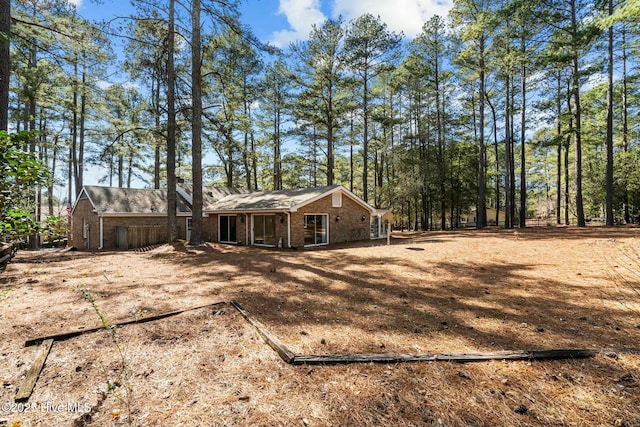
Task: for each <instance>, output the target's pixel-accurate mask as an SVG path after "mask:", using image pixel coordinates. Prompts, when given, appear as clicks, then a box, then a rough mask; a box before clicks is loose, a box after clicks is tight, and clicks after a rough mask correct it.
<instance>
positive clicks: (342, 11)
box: [70, 0, 453, 47]
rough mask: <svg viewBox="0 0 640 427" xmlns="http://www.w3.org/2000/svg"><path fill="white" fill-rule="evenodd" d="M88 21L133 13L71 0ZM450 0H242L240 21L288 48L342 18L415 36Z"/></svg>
mask: <svg viewBox="0 0 640 427" xmlns="http://www.w3.org/2000/svg"><path fill="white" fill-rule="evenodd" d="M70 1H71V2H73V3H76V4H77V5H78V12H79V13H80V15H82V16H84V17H85V18H88V19H107V20H108V19H112V18H113V17H115V16H126V15H127V14H128V13H131V11H132V10H133V9H132V8H131V6H130V3H129V1H128V0H102V1H101V3H102V4H95V3H94V2H91V1H90V0H70ZM452 1H453V0H242V4H241V11H242V18H241V19H242V21H243V22H244V23H245V24H247V25H249V26H250V27H251V28H252V29H253V31H254V33H255V34H256V35H257V36H258V37H259V38H260V39H261V40H262V41H264V42H270V43H272V44H274V45H276V46H278V47H287V46H288V45H289V43H290V42H293V41H296V40H304V39H306V38H307V36H308V35H309V32H310V30H311V26H312V25H313V24H319V23H321V22H323V21H324V20H325V19H327V18H337V17H338V16H340V15H342V16H343V18H345V20H346V21H349V20H351V19H354V18H357V17H358V16H360V15H363V14H364V13H371V14H372V15H376V16H380V18H381V19H382V21H384V22H385V23H386V24H387V25H388V28H389V29H390V30H392V31H395V32H401V31H402V32H403V33H404V35H405V36H407V37H409V38H413V37H415V36H416V35H417V34H418V33H419V32H420V30H421V28H422V25H423V24H424V22H426V21H427V20H428V19H429V18H430V17H431V16H433V15H435V14H438V15H441V16H446V14H447V12H448V11H449V9H450V8H451V3H452Z"/></svg>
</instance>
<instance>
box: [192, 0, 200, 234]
mask: <svg viewBox="0 0 640 427" xmlns="http://www.w3.org/2000/svg"><path fill="white" fill-rule="evenodd" d="M191 27H192V28H191V92H192V94H191V96H192V100H193V108H192V111H193V118H192V121H191V158H192V159H191V161H192V176H193V206H192V207H191V212H192V215H193V220H192V228H191V239H190V240H189V244H190V245H192V246H199V245H201V244H202V243H204V240H203V238H202V63H201V59H200V57H201V54H200V45H201V40H200V37H201V34H200V0H193V1H192V5H191Z"/></svg>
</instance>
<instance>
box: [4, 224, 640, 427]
mask: <svg viewBox="0 0 640 427" xmlns="http://www.w3.org/2000/svg"><path fill="white" fill-rule="evenodd" d="M639 237H640V229H630V228H619V229H605V228H587V229H575V228H530V229H525V230H515V231H514V230H489V231H473V230H470V231H458V232H430V233H408V232H405V233H395V234H394V238H393V239H392V241H391V245H390V246H387V245H385V243H386V242H384V241H380V242H363V243H359V244H354V245H350V246H340V247H334V248H319V249H313V250H297V251H291V250H277V249H260V248H250V247H241V246H227V245H214V244H208V245H206V246H204V247H199V248H190V247H187V246H185V244H184V243H176V244H173V245H164V246H160V247H157V248H155V249H152V250H149V251H146V252H134V251H128V252H103V253H88V252H74V251H68V250H57V251H52V250H49V251H41V252H19V253H18V255H17V257H16V258H15V259H14V260H13V262H12V263H11V264H9V266H8V267H7V270H6V271H5V272H4V273H2V274H1V275H0V334H1V341H0V403H1V404H2V412H0V427H29V426H47V427H50V426H53V427H56V426H74V427H80V426H121V425H124V426H127V425H133V426H170V427H173V426H382V425H385V426H387V425H388V426H461V427H464V426H585V427H586V426H618V427H621V426H626V427H633V426H636V427H637V426H640V354H639V353H638V352H637V350H635V351H634V349H638V348H639V347H640V239H639ZM82 289H84V290H85V291H86V292H88V294H89V295H90V296H91V297H92V298H94V299H95V304H96V306H97V310H96V309H94V308H93V307H92V305H91V303H90V302H88V301H87V300H86V299H85V298H84V296H83V291H82ZM230 301H237V302H238V303H240V304H241V305H242V306H243V307H244V309H245V310H247V311H248V312H249V313H251V315H252V316H254V317H255V318H256V319H257V320H259V321H260V322H262V324H263V325H264V326H265V327H266V328H267V329H268V330H269V332H270V333H271V334H272V335H273V336H275V337H277V338H278V339H279V340H280V341H281V342H282V343H283V344H284V345H286V346H287V347H288V348H289V349H290V350H291V351H292V352H294V353H297V354H318V355H326V354H358V353H412V354H421V353H450V352H462V353H465V352H474V353H477V352H496V351H501V350H530V349H542V350H550V349H596V350H602V352H600V353H598V354H596V355H595V356H593V357H587V358H580V359H577V358H576V359H562V360H542V361H538V360H523V361H505V360H494V361H483V362H474V363H466V364H461V363H451V362H445V361H441V360H438V361H435V362H414V363H396V364H387V363H382V364H372V363H359V364H346V365H328V366H310V365H302V366H294V365H289V364H287V363H285V362H284V361H283V360H282V359H281V358H280V357H279V356H278V354H277V353H276V352H275V351H273V350H272V349H271V348H270V347H269V346H267V345H266V344H265V342H264V340H263V339H262V338H261V336H260V335H259V334H258V332H257V331H256V329H255V328H254V327H253V326H252V325H250V324H249V323H248V322H247V321H245V319H244V318H243V317H242V316H241V315H240V314H239V312H238V311H237V310H236V309H234V307H232V306H231V305H230V304H229V303H230ZM217 302H221V303H225V304H220V305H212V306H209V307H205V308H200V309H194V310H188V311H185V312H184V313H182V314H178V315H175V316H171V317H166V318H163V319H160V320H155V321H150V322H146V323H137V324H132V325H127V326H123V327H121V328H118V329H112V330H111V331H112V332H109V331H107V330H106V329H105V330H100V331H99V332H95V333H86V334H84V335H81V336H77V337H75V338H70V339H67V340H58V341H54V343H53V346H52V348H51V352H50V354H49V356H48V358H47V360H46V363H45V365H44V368H43V370H42V372H41V374H40V377H39V379H38V381H37V383H36V385H35V388H34V390H33V394H32V395H31V397H30V398H29V400H28V401H27V402H26V403H23V404H21V405H20V404H17V403H15V401H14V398H15V396H16V393H17V392H18V390H19V389H20V388H21V386H22V384H23V382H24V380H25V376H26V374H27V372H28V370H29V369H30V367H31V366H32V364H33V362H34V360H35V359H36V358H37V356H38V354H39V353H40V352H41V351H42V346H38V345H35V346H29V347H25V341H26V340H28V339H32V338H38V337H43V336H46V335H51V334H60V333H64V332H73V331H82V330H87V329H90V328H94V327H98V326H100V325H101V321H100V318H99V315H98V312H99V313H100V314H102V315H103V316H104V317H105V318H106V319H107V320H108V321H109V322H111V323H116V322H120V321H128V320H132V319H145V318H149V317H151V316H154V315H157V314H161V313H164V312H171V311H175V310H180V309H185V308H190V307H196V306H202V305H205V304H212V303H217ZM624 349H627V350H624Z"/></svg>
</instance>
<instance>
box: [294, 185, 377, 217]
mask: <svg viewBox="0 0 640 427" xmlns="http://www.w3.org/2000/svg"><path fill="white" fill-rule="evenodd" d="M337 192H341V193H343V194H345V195H346V196H347V197H349V198H350V199H352V200H353V201H355V202H356V203H357V204H359V205H360V206H362V207H363V208H365V209H366V210H368V211H369V212H370V213H373V211H374V210H375V209H374V208H373V207H372V206H371V205H369V204H368V203H367V202H365V201H364V200H362V199H361V198H360V197H358V196H356V195H355V194H353V193H352V192H351V191H349V190H347V189H346V188H345V187H343V186H342V185H339V186H337V187H336V188H332V189H331V190H328V191H325V192H324V193H321V194H318V195H316V196H314V197H311V198H309V199H308V200H305V201H304V202H302V203H300V204H298V205H295V206H292V207H291V208H290V209H289V211H291V212H297V211H298V210H299V209H300V208H303V207H304V206H306V205H308V204H311V203H313V202H316V201H318V200H320V199H323V198H325V197H327V196H329V195H331V194H333V193H337Z"/></svg>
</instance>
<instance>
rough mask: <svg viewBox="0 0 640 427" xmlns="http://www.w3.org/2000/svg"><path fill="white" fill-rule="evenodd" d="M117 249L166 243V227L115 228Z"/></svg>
mask: <svg viewBox="0 0 640 427" xmlns="http://www.w3.org/2000/svg"><path fill="white" fill-rule="evenodd" d="M116 233H117V244H118V249H134V248H142V247H145V246H150V245H157V244H159V243H166V242H167V227H166V226H163V225H138V226H128V227H117V230H116Z"/></svg>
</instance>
